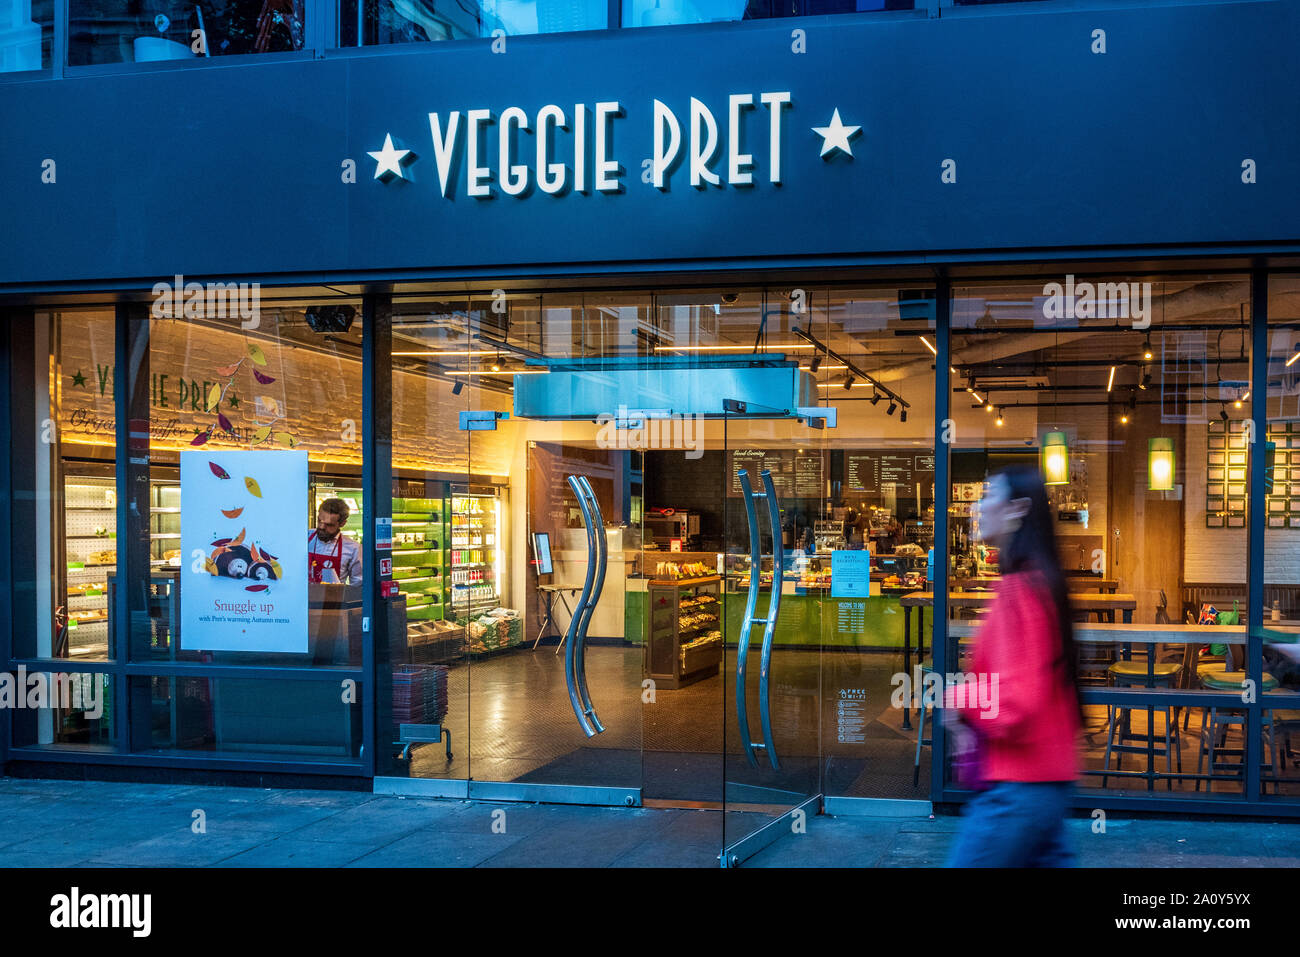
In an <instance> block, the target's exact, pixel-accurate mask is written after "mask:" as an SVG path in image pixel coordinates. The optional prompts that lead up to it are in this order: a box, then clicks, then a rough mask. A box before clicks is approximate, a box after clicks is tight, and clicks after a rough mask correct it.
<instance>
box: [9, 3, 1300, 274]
mask: <svg viewBox="0 0 1300 957" xmlns="http://www.w3.org/2000/svg"><path fill="white" fill-rule="evenodd" d="M945 13H946V14H950V15H945V16H941V17H927V16H926V15H925V11H918V12H917V13H915V14H907V15H900V14H891V15H871V14H860V15H846V16H835V17H823V18H804V19H800V20H788V21H763V22H746V23H741V24H731V25H718V26H709V27H670V28H658V29H647V30H612V31H603V32H593V33H584V34H574V35H561V36H539V37H520V38H509V39H508V41H507V43H508V46H507V48H506V50H505V52H501V53H494V52H493V51H492V41H490V40H484V41H465V42H459V43H448V44H441V45H436V46H421V47H419V48H415V47H393V48H368V49H365V50H361V51H356V50H354V51H347V52H338V53H330V54H328V55H326V56H325V57H324V58H322V59H302V60H295V61H291V62H283V61H281V62H267V63H247V62H245V63H240V64H237V65H227V64H223V63H221V62H220V61H219V60H214V61H210V62H211V65H204V66H200V67H191V68H187V69H179V70H178V69H167V70H155V71H153V72H126V73H118V74H115V75H101V76H81V77H68V78H63V79H46V80H36V81H33V82H6V83H0V121H2V122H3V124H4V129H5V131H6V133H5V145H4V149H3V151H2V152H0V176H2V177H3V181H4V182H5V183H6V184H7V186H6V189H5V191H4V193H3V195H2V196H0V202H2V203H3V220H4V221H5V222H6V223H7V224H8V227H9V228H7V229H6V230H5V231H4V235H3V237H0V244H2V245H0V287H3V288H6V289H7V290H9V291H20V290H24V289H28V290H31V289H36V288H40V289H46V290H50V289H56V288H59V287H66V286H68V285H69V284H77V285H83V284H85V285H90V286H113V287H119V286H132V285H137V284H145V285H148V284H151V283H152V282H153V281H154V280H155V279H156V278H158V277H165V276H169V275H172V274H174V273H184V274H185V275H187V276H195V277H197V276H202V275H208V276H230V275H248V276H256V277H262V278H271V277H282V278H285V279H290V278H294V277H297V278H305V277H312V276H318V277H319V276H327V275H328V276H335V277H342V276H344V275H347V276H355V277H358V278H362V277H374V278H378V277H381V276H383V277H388V276H391V277H399V276H414V275H427V276H431V277H433V276H438V277H451V276H469V275H476V274H491V275H493V276H508V275H528V274H547V273H572V272H583V273H587V272H594V271H602V272H606V271H608V272H618V271H630V270H634V269H646V268H649V269H696V268H700V267H701V266H706V265H717V266H744V265H759V264H776V263H780V264H785V265H814V264H831V263H840V264H846V265H847V264H855V263H866V262H877V263H904V262H918V261H924V262H942V261H961V260H967V259H971V258H990V259H1022V258H1023V259H1028V258H1043V257H1048V256H1057V255H1067V254H1068V255H1080V254H1084V255H1088V254H1095V253H1105V252H1107V251H1110V252H1113V253H1116V254H1125V253H1132V252H1135V251H1144V252H1150V253H1178V252H1196V251H1218V252H1231V251H1239V252H1243V253H1261V252H1286V251H1294V250H1296V249H1297V248H1298V247H1300V189H1297V187H1296V184H1297V182H1300V123H1297V122H1296V116H1297V113H1296V109H1295V102H1294V100H1295V90H1296V80H1295V77H1296V75H1297V52H1296V49H1297V48H1296V42H1295V41H1296V38H1297V37H1300V5H1297V4H1296V3H1293V2H1273V0H1269V2H1240V3H1205V4H1200V3H1198V4H1176V5H1157V6H1141V7H1137V6H1123V5H1119V6H1116V7H1113V8H1108V7H1089V8H1086V9H1059V8H1058V7H1057V5H1055V4H1048V5H1044V6H1041V7H1040V6H1037V5H1030V4H1024V5H1019V4H1016V5H1008V6H1007V7H998V8H993V9H990V8H985V9H984V10H983V11H980V10H975V11H971V10H960V9H958V10H953V9H951V8H949V9H948V10H946V11H945ZM796 29H798V30H803V31H806V35H805V37H804V38H803V39H804V43H805V44H806V52H803V53H796V52H793V51H792V47H793V46H795V45H796V39H794V38H792V31H794V30H796ZM1096 30H1104V31H1105V51H1106V52H1105V53H1094V52H1092V51H1093V48H1094V47H1095V46H1096V40H1095V39H1094V31H1096ZM128 69H129V68H128ZM765 92H788V93H789V94H790V105H789V106H787V107H785V108H784V109H782V110H781V122H782V136H781V144H780V160H781V165H782V170H781V173H782V175H781V179H782V182H781V183H780V184H779V185H776V184H773V183H771V182H770V181H769V166H770V164H769V119H770V108H768V107H766V106H764V105H762V104H761V103H760V95H761V94H762V93H765ZM734 93H740V94H744V93H749V94H752V95H753V103H754V108H752V109H745V110H742V111H741V116H742V122H741V127H742V134H741V135H742V137H743V139H742V142H743V147H741V149H742V150H743V152H745V153H748V154H750V155H752V156H753V158H754V160H755V163H754V169H753V173H754V184H753V185H752V186H738V185H727V182H726V180H727V177H726V171H727V170H726V167H727V155H726V154H727V149H728V142H727V141H728V123H727V120H728V99H727V98H728V95H730V94H734ZM692 97H695V98H698V99H699V100H700V101H701V102H702V103H704V104H705V105H706V106H707V107H708V108H709V110H710V111H711V113H712V114H713V116H715V117H716V118H717V121H718V126H719V131H718V134H719V141H718V146H717V153H716V155H715V156H714V159H713V163H712V168H713V169H714V170H721V172H722V174H723V175H722V183H723V185H721V186H706V187H704V188H693V187H692V186H691V185H690V184H689V177H688V170H687V163H686V162H685V159H686V154H687V151H688V150H689V148H690V147H689V135H690V116H689V104H690V99H691V98H692ZM655 99H658V100H661V101H662V102H663V103H665V104H666V105H667V106H668V107H669V108H671V109H672V110H673V111H674V112H675V114H676V116H677V117H678V119H679V121H680V125H681V128H682V139H683V142H682V145H681V149H680V154H679V160H678V163H677V165H676V167H675V169H674V170H672V172H671V175H670V177H669V179H668V181H667V183H666V185H667V187H668V188H666V189H658V188H655V186H653V185H652V184H650V183H648V182H645V181H644V179H643V161H644V160H646V159H648V158H649V157H651V156H652V153H653V141H652V136H653V131H654V114H653V102H654V100H655ZM600 101H617V103H618V104H619V106H620V109H621V115H619V116H617V117H616V118H615V119H613V120H612V121H611V125H610V130H611V134H610V140H611V142H610V147H609V151H610V159H611V160H612V161H616V162H617V163H618V164H619V165H620V167H621V172H620V174H619V175H618V176H617V183H618V192H600V191H597V190H595V189H594V188H593V180H594V175H595V171H594V169H593V168H592V165H593V163H592V161H593V158H594V157H593V150H594V135H595V130H594V122H595V116H594V112H593V111H594V108H595V104H596V103H597V102H600ZM546 104H556V105H558V106H559V107H560V108H561V109H562V110H563V111H564V113H565V116H566V118H567V119H569V122H570V125H572V116H573V112H574V106H575V104H585V106H586V109H587V111H588V116H587V131H586V139H587V157H586V159H587V167H588V172H587V192H586V193H578V192H573V191H572V190H569V191H566V192H565V193H563V194H560V195H547V194H545V193H542V192H540V191H539V190H537V189H536V188H535V186H534V187H533V188H531V189H530V190H529V191H528V192H527V193H526V194H525V195H523V196H510V195H506V194H504V193H503V192H502V190H501V188H500V185H499V183H498V182H497V181H496V173H497V171H496V169H495V167H496V166H497V165H498V164H497V159H498V150H497V144H498V133H499V130H500V124H499V121H500V119H501V114H502V112H503V111H504V110H505V109H507V108H508V107H519V108H521V109H522V110H523V111H524V113H525V114H526V115H527V117H528V123H529V125H530V126H532V127H533V128H534V130H533V131H530V132H519V133H518V134H516V136H515V143H516V145H515V153H516V154H517V156H518V158H517V160H516V162H519V163H525V164H527V165H528V166H529V167H532V166H533V163H534V158H535V144H536V135H537V134H536V132H535V119H536V114H537V110H538V109H539V108H540V107H542V106H544V105H546ZM473 109H485V110H490V111H491V114H492V122H491V123H489V124H486V125H485V126H484V129H483V132H482V134H481V147H482V148H481V151H480V156H481V158H482V162H483V165H485V166H486V167H488V168H489V169H491V171H492V173H491V176H492V178H491V186H492V194H493V195H492V196H491V198H487V199H478V198H472V197H470V196H468V195H466V165H467V156H466V149H465V128H466V123H467V117H466V111H468V110H473ZM834 110H838V111H839V113H840V114H841V116H842V118H843V123H844V124H845V125H852V126H860V127H861V132H860V133H858V134H857V135H856V136H854V137H853V139H852V140H851V146H852V151H853V156H852V158H851V159H850V158H849V157H848V156H846V155H844V153H843V152H842V151H832V154H831V155H829V156H827V157H826V158H822V157H821V156H820V155H819V149H820V145H821V143H822V140H821V139H820V138H819V137H818V135H817V134H816V133H815V132H813V130H812V128H813V127H823V126H825V125H826V124H828V123H829V121H830V119H831V115H832V111H834ZM451 111H460V114H461V115H460V130H459V143H458V146H457V147H456V151H455V154H454V156H453V157H452V161H451V174H452V175H451V176H450V177H449V179H450V180H451V184H450V186H449V188H448V191H447V196H446V197H444V196H443V195H442V194H441V192H440V190H439V183H438V175H437V164H436V158H435V150H434V147H433V137H432V135H431V131H430V123H429V117H428V114H429V113H431V112H436V113H439V114H440V116H441V119H442V122H444V123H445V122H446V119H447V115H448V114H449V113H450V112H451ZM388 134H391V135H392V136H393V137H394V140H395V142H396V144H397V145H398V147H399V148H406V149H410V150H412V151H413V152H414V154H416V158H415V160H414V162H409V163H407V164H406V165H405V166H404V170H405V171H406V175H407V176H409V177H410V178H411V179H412V180H413V181H409V182H408V181H398V180H393V181H389V182H384V181H379V180H375V179H374V178H373V176H374V171H375V162H374V161H373V160H371V159H370V158H369V157H368V156H367V152H368V151H378V150H380V149H381V147H382V145H383V143H384V138H385V136H386V135H388ZM555 140H556V142H555V144H554V149H553V152H552V154H551V155H552V161H555V162H563V163H565V164H566V165H567V166H568V167H569V181H570V183H571V182H572V175H573V169H572V167H573V165H574V160H573V151H574V146H573V134H572V132H571V131H570V132H568V133H565V132H560V133H559V134H557V135H556V137H555ZM47 158H49V159H54V160H55V162H56V164H57V167H56V171H57V178H56V182H55V183H53V184H46V183H43V182H42V180H41V174H42V162H43V161H44V160H46V159H47ZM348 159H351V160H354V161H355V162H356V182H355V183H345V182H344V181H343V179H344V177H343V175H342V166H343V163H344V161H345V160H348ZM947 160H951V161H953V162H954V163H955V167H951V166H950V167H949V170H950V172H949V175H948V177H947V178H949V179H951V178H953V174H955V182H945V181H944V180H945V177H944V175H943V174H944V170H945V166H944V164H945V161H947ZM1247 160H1253V161H1254V167H1255V182H1253V183H1244V182H1243V163H1245V162H1246V161H1247Z"/></svg>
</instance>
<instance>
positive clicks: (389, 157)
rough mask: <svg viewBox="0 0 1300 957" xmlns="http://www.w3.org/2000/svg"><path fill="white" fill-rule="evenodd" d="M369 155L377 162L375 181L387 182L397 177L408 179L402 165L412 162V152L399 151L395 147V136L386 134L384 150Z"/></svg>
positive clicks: (368, 153)
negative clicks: (403, 172)
mask: <svg viewBox="0 0 1300 957" xmlns="http://www.w3.org/2000/svg"><path fill="white" fill-rule="evenodd" d="M367 155H368V156H369V157H370V158H371V159H372V160H374V161H375V164H376V165H375V179H382V180H384V181H385V182H387V181H388V180H390V179H392V178H394V177H396V178H397V179H406V177H405V176H404V175H403V174H402V164H403V163H409V162H410V161H411V151H410V150H399V149H398V148H397V147H395V146H394V145H393V134H391V133H386V134H384V148H383V149H382V150H379V151H378V152H370V151H369V150H367Z"/></svg>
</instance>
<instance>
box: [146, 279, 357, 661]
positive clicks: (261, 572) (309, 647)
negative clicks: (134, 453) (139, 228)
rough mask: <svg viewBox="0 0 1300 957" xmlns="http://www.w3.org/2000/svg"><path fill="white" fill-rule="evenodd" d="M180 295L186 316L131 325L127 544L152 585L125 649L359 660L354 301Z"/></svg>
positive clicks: (240, 288)
mask: <svg viewBox="0 0 1300 957" xmlns="http://www.w3.org/2000/svg"><path fill="white" fill-rule="evenodd" d="M222 285H225V286H226V288H221V289H218V288H217V287H218V286H222ZM191 287H192V288H191ZM184 296H185V297H186V300H187V303H188V304H187V305H186V307H185V309H184V312H185V313H186V314H187V317H186V318H176V319H171V318H153V319H149V320H143V319H142V320H139V321H141V322H144V321H147V322H148V324H149V349H148V359H147V363H146V364H145V365H144V367H143V368H136V369H135V370H134V372H135V375H136V377H137V378H140V377H143V378H144V379H145V381H146V382H147V384H148V385H147V398H148V404H147V410H146V409H141V410H140V412H138V413H133V418H140V417H143V416H147V422H148V431H149V437H148V443H149V459H148V461H149V470H148V476H147V479H148V493H147V498H148V500H147V504H146V505H145V508H146V509H147V513H148V532H147V540H145V539H144V537H143V535H142V536H141V537H140V540H139V541H138V542H136V543H133V546H134V547H138V548H145V549H147V550H148V567H149V570H150V572H149V574H150V585H149V589H148V602H147V605H148V615H147V617H146V616H143V615H140V616H137V618H136V619H133V620H134V621H137V625H136V627H134V628H133V629H132V639H131V658H132V660H135V661H182V662H204V663H214V664H238V665H278V666H296V667H315V668H328V667H352V668H356V667H360V665H361V660H362V659H361V648H362V641H363V631H362V612H361V608H362V588H361V582H362V581H363V580H364V578H365V571H366V570H365V569H364V568H363V567H362V557H363V552H362V544H363V521H362V516H363V514H364V505H365V503H364V502H363V500H362V494H361V493H362V490H361V461H362V439H363V436H362V430H361V419H362V408H361V319H360V315H359V312H360V310H359V303H351V304H350V303H346V302H337V301H336V302H312V301H303V300H293V299H281V300H273V299H271V297H270V295H268V294H264V293H262V292H261V290H259V289H257V288H256V286H255V284H247V283H244V284H238V283H233V282H232V283H229V284H217V283H212V284H208V286H206V287H203V286H199V285H198V284H197V283H193V284H187V287H186V290H185V292H184ZM223 297H226V298H223ZM229 297H240V298H239V299H238V303H234V302H231V301H230V299H229ZM157 306H158V312H160V313H161V314H163V315H166V314H168V313H169V312H170V311H172V310H173V308H174V304H172V303H170V302H169V300H168V299H167V298H166V296H164V297H163V298H160V300H159V302H158V304H157ZM192 311H193V312H196V313H200V314H199V315H194V316H190V315H189V313H191V312H192ZM137 392H138V393H139V392H140V389H139V388H138V387H137ZM142 398H143V396H142V395H137V397H136V401H137V402H140V400H141V399H142ZM141 413H143V416H142V415H141ZM187 470H188V471H187ZM187 490H188V491H187ZM133 504H134V502H133ZM291 556H292V557H291Z"/></svg>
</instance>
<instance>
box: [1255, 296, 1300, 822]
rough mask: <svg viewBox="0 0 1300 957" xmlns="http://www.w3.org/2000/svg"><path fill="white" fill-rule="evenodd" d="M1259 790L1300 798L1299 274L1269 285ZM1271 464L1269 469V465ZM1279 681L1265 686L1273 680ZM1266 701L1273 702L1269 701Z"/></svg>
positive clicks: (1289, 797) (1292, 798)
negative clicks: (1299, 636) (1298, 637)
mask: <svg viewBox="0 0 1300 957" xmlns="http://www.w3.org/2000/svg"><path fill="white" fill-rule="evenodd" d="M1268 341H1269V346H1268V350H1269V352H1268V394H1267V400H1266V408H1267V410H1268V411H1267V418H1268V434H1267V436H1266V437H1265V441H1266V443H1267V444H1266V446H1265V450H1266V454H1267V457H1266V459H1265V468H1266V470H1267V471H1266V473H1265V487H1266V489H1267V497H1266V499H1265V507H1266V509H1267V512H1266V515H1267V517H1266V520H1265V521H1266V525H1265V530H1264V607H1263V608H1262V609H1261V611H1262V612H1263V621H1264V627H1265V629H1266V631H1265V636H1266V638H1269V639H1273V640H1269V641H1265V643H1264V645H1263V655H1264V660H1263V671H1264V674H1265V678H1264V685H1265V688H1264V694H1263V695H1262V696H1261V701H1263V702H1264V703H1265V709H1266V710H1265V711H1264V713H1263V742H1262V744H1263V757H1264V768H1263V770H1262V774H1261V789H1262V790H1263V793H1264V794H1278V795H1280V796H1281V797H1282V799H1283V800H1292V801H1294V800H1296V799H1297V798H1300V763H1298V762H1300V699H1297V698H1295V697H1294V696H1295V695H1296V693H1297V692H1300V645H1298V644H1294V643H1293V642H1294V640H1295V637H1296V635H1297V633H1300V359H1298V358H1297V356H1300V276H1296V275H1294V274H1291V275H1274V276H1272V277H1270V279H1269V288H1268ZM1270 466H1271V468H1270ZM1274 681H1276V683H1277V687H1276V688H1275V689H1273V690H1269V689H1270V686H1271V685H1272V684H1273V682H1274ZM1270 699H1273V701H1276V704H1274V703H1273V702H1272V701H1270Z"/></svg>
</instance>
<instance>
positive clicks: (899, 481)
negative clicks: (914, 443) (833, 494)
mask: <svg viewBox="0 0 1300 957" xmlns="http://www.w3.org/2000/svg"><path fill="white" fill-rule="evenodd" d="M845 469H846V471H847V473H848V474H847V475H846V476H845V478H846V479H847V480H848V487H849V490H850V491H853V492H882V491H886V490H889V489H892V490H893V491H894V492H895V493H896V494H897V495H899V496H908V497H910V496H912V495H914V494H915V493H916V490H917V485H918V484H919V485H920V488H921V492H922V494H927V493H929V491H930V490H931V487H932V486H933V485H934V454H933V453H929V454H926V455H917V454H915V453H913V452H850V453H848V454H847V455H846V456H845Z"/></svg>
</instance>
